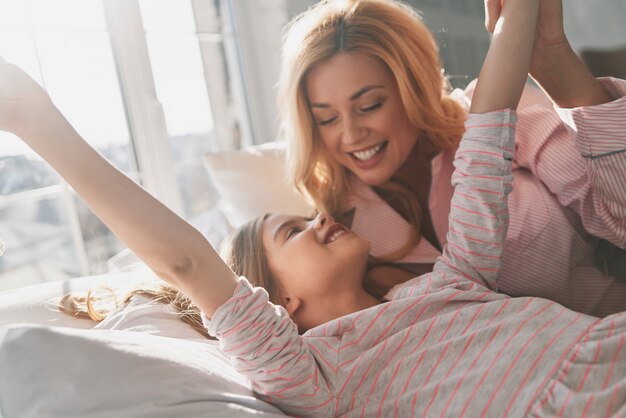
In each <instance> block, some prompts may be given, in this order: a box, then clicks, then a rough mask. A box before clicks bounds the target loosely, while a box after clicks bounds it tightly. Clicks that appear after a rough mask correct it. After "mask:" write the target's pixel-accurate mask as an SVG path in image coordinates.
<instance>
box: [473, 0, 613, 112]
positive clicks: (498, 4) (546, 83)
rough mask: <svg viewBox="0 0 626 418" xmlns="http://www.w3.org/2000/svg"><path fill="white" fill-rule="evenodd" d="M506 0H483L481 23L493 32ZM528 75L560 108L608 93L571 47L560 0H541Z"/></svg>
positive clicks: (592, 100) (602, 99) (605, 98)
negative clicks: (483, 18) (483, 17)
mask: <svg viewBox="0 0 626 418" xmlns="http://www.w3.org/2000/svg"><path fill="white" fill-rule="evenodd" d="M505 1H507V0H485V27H486V28H487V30H488V31H489V32H491V33H493V31H494V29H495V26H496V22H497V20H498V18H499V17H500V14H501V13H502V6H503V4H504V2H505ZM529 73H530V75H531V76H532V77H533V78H534V79H535V81H536V82H537V83H538V84H539V85H540V86H541V88H542V89H543V90H544V91H545V92H546V93H547V94H548V96H550V98H551V99H552V101H553V102H554V103H555V104H556V105H557V106H560V107H562V108H573V107H580V106H593V105H597V104H601V103H606V102H609V101H610V100H611V97H610V96H609V95H608V94H607V92H606V91H605V90H604V88H603V87H602V85H601V84H600V83H599V82H598V81H597V80H596V78H595V77H594V76H593V74H591V72H589V70H588V69H587V67H586V65H585V64H584V63H583V62H582V61H581V60H580V58H579V57H578V56H577V54H576V52H575V51H574V50H573V49H572V47H571V45H570V43H569V41H568V39H567V36H566V35H565V30H564V29H563V2H562V0H541V1H540V2H539V15H538V19H537V28H536V30H535V43H534V47H533V52H532V57H531V61H530V68H529Z"/></svg>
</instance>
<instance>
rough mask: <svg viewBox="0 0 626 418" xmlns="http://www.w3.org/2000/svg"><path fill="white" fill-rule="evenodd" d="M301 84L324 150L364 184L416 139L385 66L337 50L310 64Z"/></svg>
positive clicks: (382, 175)
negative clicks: (324, 146)
mask: <svg viewBox="0 0 626 418" xmlns="http://www.w3.org/2000/svg"><path fill="white" fill-rule="evenodd" d="M305 88H306V94H307V97H308V100H309V106H310V109H311V112H312V114H313V119H314V121H315V123H316V124H317V127H318V129H319V133H320V136H321V138H322V141H323V142H324V144H325V145H326V147H327V149H328V151H329V152H330V155H331V156H332V157H333V158H334V159H335V160H336V161H337V162H339V163H340V164H341V165H343V166H344V167H346V168H347V169H348V170H350V171H352V172H353V173H354V174H355V175H357V176H358V177H359V178H360V179H361V180H362V181H363V182H364V183H366V184H368V185H372V186H377V185H382V184H384V183H385V182H387V181H388V180H389V179H390V178H391V176H392V175H393V174H394V173H395V172H396V171H397V170H398V169H399V168H400V166H401V165H402V164H403V163H404V161H405V160H406V158H407V157H408V155H409V154H410V152H411V150H412V149H413V146H414V145H415V142H416V141H417V130H416V129H415V128H414V127H413V126H411V124H410V123H409V120H408V118H407V116H406V112H405V110H404V107H403V105H402V101H401V100H400V92H399V90H398V86H397V84H396V82H395V80H394V78H393V76H392V74H391V72H390V71H389V70H388V69H387V67H386V66H385V65H384V64H382V63H381V62H380V61H378V60H376V59H372V58H369V57H367V56H365V55H362V54H358V53H339V54H336V55H334V56H333V57H332V58H331V59H329V60H328V61H324V62H322V63H320V64H317V65H316V66H315V67H313V69H312V70H311V71H310V72H309V74H308V75H307V78H306V80H305Z"/></svg>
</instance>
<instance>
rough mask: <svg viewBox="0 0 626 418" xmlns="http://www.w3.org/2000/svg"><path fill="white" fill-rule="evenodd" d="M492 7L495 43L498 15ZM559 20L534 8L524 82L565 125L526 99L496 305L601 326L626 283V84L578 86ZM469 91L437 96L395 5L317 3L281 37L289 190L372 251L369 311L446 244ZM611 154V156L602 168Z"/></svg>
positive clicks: (425, 48)
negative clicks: (597, 321) (594, 318)
mask: <svg viewBox="0 0 626 418" xmlns="http://www.w3.org/2000/svg"><path fill="white" fill-rule="evenodd" d="M486 4H487V5H488V7H489V11H490V13H489V14H488V16H492V17H491V18H489V19H488V26H490V28H491V29H493V23H492V22H493V21H494V19H493V16H497V14H498V10H499V9H498V7H499V4H500V1H499V0H498V1H487V2H486ZM561 7H562V6H561V0H544V1H542V2H541V4H540V8H541V10H540V15H539V16H540V17H539V23H538V30H537V39H536V41H535V47H534V51H533V57H532V62H531V67H530V70H531V71H530V74H531V75H532V76H533V77H534V78H535V80H536V81H538V82H539V84H540V85H541V86H542V87H543V88H544V89H545V91H546V92H547V93H548V94H550V96H551V98H552V100H553V101H554V103H555V105H556V106H557V107H559V109H558V111H559V113H561V114H565V116H564V117H569V119H570V120H569V125H568V124H566V123H565V122H564V121H563V120H561V119H560V118H559V116H558V115H557V112H556V111H555V109H554V108H553V104H552V103H550V101H549V100H548V99H547V98H546V97H545V96H544V95H543V94H542V93H541V92H540V91H539V90H537V89H534V88H527V89H526V91H525V92H524V96H523V97H522V100H521V103H520V108H519V124H518V130H517V132H518V136H517V139H516V148H517V153H516V166H515V169H514V179H515V180H514V192H513V194H512V195H511V201H510V207H511V226H510V229H509V235H508V236H507V240H506V244H505V252H504V256H503V270H502V274H501V276H500V277H499V279H498V282H497V283H495V285H494V287H493V290H497V291H501V292H505V293H507V294H510V295H516V296H521V295H533V296H541V297H546V298H549V299H552V300H555V301H558V302H560V303H562V304H564V305H566V306H568V307H570V308H572V309H575V310H577V311H580V312H584V313H589V314H593V315H599V316H603V315H606V314H608V313H611V312H617V311H621V310H624V309H625V308H626V282H624V281H619V280H616V276H617V275H618V274H619V268H620V266H619V265H618V263H622V264H626V253H624V252H621V253H619V254H618V251H617V250H618V248H617V247H621V248H623V247H625V246H626V170H624V167H626V153H623V152H621V151H623V150H624V148H625V147H626V145H625V144H626V125H625V124H624V123H623V120H625V119H626V98H624V97H623V96H624V95H625V94H626V83H625V82H623V81H621V80H614V79H604V80H596V79H595V78H594V77H593V76H592V75H591V74H590V73H589V72H588V71H587V70H586V68H585V67H584V65H583V64H582V63H581V62H580V61H579V60H578V58H577V57H576V55H575V54H574V52H573V51H572V50H571V48H570V47H569V44H568V42H567V39H566V38H565V35H564V33H563V25H562V9H561ZM473 86H474V84H473V83H472V84H471V85H470V87H469V88H468V89H467V90H466V91H465V92H461V91H455V92H453V93H452V94H450V95H449V94H448V93H447V92H446V88H447V85H446V80H445V78H444V77H443V75H442V72H441V66H440V60H439V56H438V53H437V48H436V45H435V42H434V40H433V37H432V35H431V33H430V32H429V31H428V29H427V28H426V27H425V26H424V25H423V23H422V22H421V20H420V18H419V17H418V16H417V14H416V12H415V11H413V10H411V9H409V8H408V7H405V6H403V5H401V4H400V3H396V2H394V1H385V0H378V1H377V0H370V1H367V0H364V1H323V2H320V3H319V4H317V5H316V6H315V7H313V8H312V9H310V10H309V11H307V12H305V13H303V14H302V15H301V16H298V17H297V18H296V19H294V21H293V22H292V23H291V25H290V26H289V27H288V31H287V33H286V36H285V43H284V51H283V68H282V74H281V79H280V106H281V111H282V120H283V127H284V136H285V137H286V139H287V141H288V144H289V154H290V164H291V172H292V175H293V179H294V181H295V184H296V186H297V187H298V188H299V190H300V191H302V192H303V193H304V194H305V195H306V196H308V197H309V198H310V200H312V201H313V202H314V204H315V205H316V206H317V208H318V209H319V210H322V211H327V212H329V213H330V214H331V215H332V216H334V217H335V218H337V219H340V220H341V221H342V222H344V223H345V224H346V225H347V226H349V227H350V228H351V229H352V230H353V231H355V232H357V233H358V234H360V235H361V236H364V237H365V238H367V239H368V240H370V242H371V243H372V256H373V257H374V258H375V259H376V260H377V261H378V262H379V263H380V264H381V266H380V267H378V268H373V269H372V270H371V274H370V275H369V276H368V288H369V289H370V290H371V291H372V292H373V293H374V294H377V295H378V296H382V295H384V294H385V293H386V292H387V291H388V290H389V288H391V287H392V286H393V285H395V284H396V283H397V281H396V280H397V278H398V277H401V276H399V275H398V271H397V270H398V268H400V269H402V270H405V271H406V274H405V275H404V278H405V279H408V278H410V277H412V276H414V275H415V274H421V273H424V272H426V271H430V270H431V269H432V265H433V263H434V262H435V260H436V258H437V257H438V256H439V255H440V254H441V249H442V247H443V245H445V243H446V233H447V232H448V213H449V211H450V200H451V196H452V188H451V186H450V177H451V174H452V171H453V167H452V161H453V156H454V152H455V150H456V147H457V145H458V141H459V138H460V137H461V135H462V133H463V121H464V119H465V115H466V106H467V105H468V104H469V103H470V102H471V98H472V94H473ZM612 100H613V101H612ZM581 106H582V107H581ZM575 107H578V108H577V109H574V110H572V109H565V108H575ZM605 154H613V155H612V156H611V157H610V158H609V159H603V160H602V164H600V163H598V161H597V160H596V157H598V156H600V155H605ZM609 242H610V243H612V244H610V243H609ZM620 257H621V258H620ZM624 270H626V269H624V268H622V273H621V275H622V276H624V278H626V273H624ZM605 272H606V273H607V274H605Z"/></svg>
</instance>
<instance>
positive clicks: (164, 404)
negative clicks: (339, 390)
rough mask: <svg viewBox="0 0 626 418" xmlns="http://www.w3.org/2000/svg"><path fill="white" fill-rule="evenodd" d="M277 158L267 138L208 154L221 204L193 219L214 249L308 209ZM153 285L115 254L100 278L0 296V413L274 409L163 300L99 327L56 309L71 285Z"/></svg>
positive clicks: (137, 304) (120, 289) (277, 148)
mask: <svg viewBox="0 0 626 418" xmlns="http://www.w3.org/2000/svg"><path fill="white" fill-rule="evenodd" d="M283 161H284V146H283V144H281V143H277V142H273V143H268V144H264V145H262V146H256V147H251V148H248V149H246V150H242V151H230V152H221V153H216V154H210V155H207V156H206V166H207V169H208V170H209V174H210V176H211V179H212V180H213V183H214V185H215V187H216V189H217V191H218V193H219V196H220V200H219V203H218V205H217V206H216V207H214V208H213V209H211V211H210V212H208V213H206V214H203V215H202V216H200V217H199V218H198V219H196V220H195V221H194V222H193V223H194V224H195V226H196V227H197V228H198V229H200V230H201V231H202V232H203V233H204V234H205V236H206V237H207V239H208V240H209V241H210V242H211V243H212V244H213V245H214V246H216V247H218V246H219V245H220V244H221V242H222V241H223V240H224V238H225V237H227V236H228V235H229V234H230V233H231V232H232V230H233V229H234V228H236V227H238V226H240V225H241V224H242V223H244V222H246V221H247V220H249V219H251V218H252V217H254V216H256V215H259V214H261V213H265V212H276V211H280V212H286V213H294V214H301V215H307V214H310V213H311V211H312V210H311V207H310V206H309V205H307V204H306V202H304V200H303V199H302V198H300V197H299V196H298V195H297V194H296V193H295V192H294V191H293V190H291V189H290V188H289V186H288V185H287V182H286V177H285V172H284V163H283ZM158 283H160V279H159V278H158V277H156V276H155V275H154V273H152V272H151V271H150V270H149V269H148V268H147V267H146V266H145V265H144V264H143V263H141V262H140V261H139V260H137V259H136V257H134V255H133V254H132V253H130V252H128V251H124V252H122V253H120V254H119V255H117V256H116V257H114V258H113V259H112V260H111V263H110V273H108V274H105V275H98V276H90V277H80V278H74V279H71V280H65V281H53V282H47V283H42V284H38V285H34V286H28V287H22V288H18V289H14V290H9V291H5V292H2V293H0V370H2V372H1V373H0V417H1V418H13V417H60V416H63V417H84V416H89V417H110V416H115V417H137V416H150V417H172V416H186V417H187V416H212V417H231V416H236V417H246V416H255V417H258V416H260V417H276V416H284V414H283V413H282V412H281V411H280V410H278V409H277V408H275V407H274V406H272V405H270V404H268V403H266V402H263V401H261V400H259V399H257V398H255V396H254V393H253V391H252V390H251V388H250V384H249V382H247V381H246V380H245V379H244V378H243V377H242V376H240V375H239V374H237V373H236V372H235V371H234V369H233V368H232V367H231V366H230V363H229V361H228V359H227V358H226V357H225V356H224V355H223V354H222V353H221V351H220V349H219V344H218V343H217V342H216V341H212V340H208V339H206V338H204V337H203V336H202V335H201V334H200V333H198V332H197V331H196V330H194V329H193V328H191V327H190V326H189V325H187V324H185V323H183V322H182V321H180V320H179V319H178V318H177V317H176V314H175V312H173V310H172V308H170V307H168V306H166V305H163V304H160V303H149V302H148V301H147V300H142V299H141V298H136V299H134V301H133V302H131V303H130V304H128V305H126V306H124V307H123V308H122V309H120V310H118V311H116V312H115V313H114V314H112V315H110V316H109V317H108V318H107V319H105V320H104V321H102V322H101V323H99V324H97V325H96V324H95V323H94V322H92V321H90V320H85V319H78V318H72V317H70V316H68V315H65V314H64V313H62V312H59V310H58V309H57V308H56V304H57V302H58V300H59V299H60V298H61V297H62V296H63V295H65V294H67V293H70V292H78V293H83V294H84V293H86V291H87V290H89V289H94V288H98V287H103V286H106V287H108V288H110V289H112V290H113V291H114V292H115V294H117V295H118V297H119V298H123V296H124V295H125V294H126V293H127V292H128V291H130V290H131V289H133V288H134V287H137V286H139V287H141V286H144V285H153V284H158Z"/></svg>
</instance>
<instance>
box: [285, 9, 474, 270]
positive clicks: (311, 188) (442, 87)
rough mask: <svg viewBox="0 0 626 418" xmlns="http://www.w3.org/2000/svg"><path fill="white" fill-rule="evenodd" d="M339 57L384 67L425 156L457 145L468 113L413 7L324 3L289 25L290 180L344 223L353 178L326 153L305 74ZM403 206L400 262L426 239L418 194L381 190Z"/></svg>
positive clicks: (395, 188)
mask: <svg viewBox="0 0 626 418" xmlns="http://www.w3.org/2000/svg"><path fill="white" fill-rule="evenodd" d="M338 53H358V54H363V55H365V56H368V57H371V58H375V59H377V60H379V61H380V62H382V63H383V64H384V65H385V66H386V67H387V69H388V70H389V71H390V73H391V74H392V76H393V78H394V79H395V82H396V83H397V86H398V89H399V91H400V98H401V101H402V103H403V105H404V109H405V112H406V115H407V117H408V119H409V121H410V123H411V124H412V126H413V127H415V130H416V132H417V135H418V138H419V140H418V143H420V145H419V146H421V147H422V151H423V152H424V153H426V152H429V153H434V152H438V151H441V150H445V149H449V148H452V147H455V146H457V145H458V142H459V140H460V138H461V136H462V135H463V131H464V127H463V122H464V119H465V111H464V110H463V108H462V107H461V105H460V104H458V103H457V102H456V101H455V100H453V99H452V98H450V97H449V95H448V93H449V90H450V87H449V83H448V81H447V79H446V78H445V77H444V75H443V71H442V66H441V60H440V57H439V51H438V48H437V45H436V43H435V40H434V38H433V36H432V33H431V32H430V30H429V29H428V28H427V27H426V26H425V25H424V23H423V22H422V19H421V17H420V16H419V14H418V13H417V12H416V11H415V10H414V9H412V8H410V7H409V6H406V5H404V4H402V3H400V2H397V1H392V0H326V1H321V2H319V3H318V4H316V5H315V6H313V7H312V8H310V9H309V10H307V11H306V12H304V13H302V14H300V15H299V16H297V17H296V18H295V19H294V20H292V22H291V23H290V24H289V25H288V26H287V28H286V32H285V35H284V41H283V51H282V54H283V55H282V68H281V75H280V81H279V109H280V117H281V131H282V136H284V138H285V139H286V141H287V143H288V145H289V146H288V157H289V158H288V161H289V169H290V172H291V176H292V180H293V182H294V184H295V186H296V187H297V189H298V190H299V191H300V192H301V193H303V194H304V195H305V196H306V197H307V198H308V199H309V200H310V201H311V202H312V203H313V204H314V205H315V206H316V208H317V209H318V210H319V211H325V212H328V213H330V214H331V215H332V216H333V217H335V218H337V217H339V216H340V215H341V214H342V213H343V212H344V211H345V210H346V209H347V208H346V207H345V204H346V202H345V198H346V196H347V192H348V191H349V189H350V175H349V173H348V172H347V170H346V169H345V168H344V167H343V166H341V165H340V164H338V163H337V162H336V161H335V160H334V159H333V158H332V157H331V156H330V155H329V153H328V151H327V149H326V148H325V147H324V145H323V143H322V140H321V138H320V134H319V131H318V127H317V125H316V124H315V121H314V118H313V116H312V113H311V111H310V108H309V103H308V99H307V95H306V91H305V81H306V77H307V74H308V73H309V71H311V69H312V68H314V67H315V65H317V64H319V63H322V62H324V61H327V60H329V59H330V58H332V57H333V56H334V55H335V54H338ZM380 189H382V190H383V191H386V192H387V194H390V195H393V196H395V197H394V198H395V199H399V200H401V201H404V203H402V204H401V205H400V206H402V207H407V208H413V209H411V210H412V212H407V213H403V214H402V215H403V216H404V217H405V218H406V219H407V220H408V221H409V222H410V223H411V224H412V225H413V226H414V229H415V234H414V235H413V237H412V239H411V242H409V243H407V245H406V246H405V247H406V248H405V249H404V250H402V251H400V252H399V253H398V254H393V255H388V257H387V258H388V259H394V258H399V257H401V256H402V255H404V253H406V252H408V250H409V249H410V248H411V247H412V246H413V245H415V244H416V243H417V242H418V241H419V239H420V233H419V231H420V230H421V225H420V222H421V217H422V216H421V210H420V209H419V203H418V202H417V197H416V196H415V194H414V193H412V192H411V191H410V190H408V189H407V188H406V187H404V186H403V185H400V184H395V185H390V184H386V185H383V186H381V187H380Z"/></svg>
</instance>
